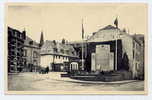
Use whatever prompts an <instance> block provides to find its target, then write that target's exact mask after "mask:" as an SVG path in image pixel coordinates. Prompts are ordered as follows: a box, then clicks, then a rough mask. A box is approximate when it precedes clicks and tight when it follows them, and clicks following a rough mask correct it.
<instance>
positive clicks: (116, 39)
mask: <svg viewBox="0 0 152 100" xmlns="http://www.w3.org/2000/svg"><path fill="white" fill-rule="evenodd" d="M116 30H117V29H116ZM115 70H117V31H116V55H115Z"/></svg>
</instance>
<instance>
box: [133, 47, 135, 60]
mask: <svg viewBox="0 0 152 100" xmlns="http://www.w3.org/2000/svg"><path fill="white" fill-rule="evenodd" d="M134 57H135V51H134V49H133V59H134Z"/></svg>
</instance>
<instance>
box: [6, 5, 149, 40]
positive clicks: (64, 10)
mask: <svg viewBox="0 0 152 100" xmlns="http://www.w3.org/2000/svg"><path fill="white" fill-rule="evenodd" d="M6 12H7V13H6V24H7V26H10V27H12V28H15V29H18V30H20V31H23V30H24V29H25V30H26V34H27V36H29V37H31V38H32V39H33V40H35V41H37V42H39V41H40V35H41V32H43V35H44V40H57V41H60V40H62V39H63V38H64V39H66V40H68V41H79V40H81V36H82V35H81V33H82V32H81V31H82V19H83V25H84V33H85V36H87V35H91V34H92V33H93V32H96V31H98V30H99V29H101V28H103V27H105V26H107V25H114V20H115V19H116V17H117V18H118V26H119V28H120V29H123V28H126V30H128V31H129V33H130V34H135V33H136V34H147V32H148V31H147V28H148V26H147V24H148V23H147V19H148V17H147V16H148V15H147V5H146V4H143V3H132V4H131V3H130V4H129V3H124V4H122V3H98V4H97V3H75V4H70V3H58V4H57V3H16V4H15V3H14V4H8V5H7V9H6Z"/></svg>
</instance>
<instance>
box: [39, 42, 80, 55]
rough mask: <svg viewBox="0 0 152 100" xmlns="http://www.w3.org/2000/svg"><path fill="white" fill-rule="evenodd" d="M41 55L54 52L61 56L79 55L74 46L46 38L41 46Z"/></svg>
mask: <svg viewBox="0 0 152 100" xmlns="http://www.w3.org/2000/svg"><path fill="white" fill-rule="evenodd" d="M40 54H41V55H43V54H44V55H45V54H54V55H61V56H71V57H77V55H76V51H75V50H74V48H73V46H71V45H69V44H62V43H59V42H56V43H54V42H53V41H49V40H46V41H45V42H44V44H43V46H42V48H41V52H40Z"/></svg>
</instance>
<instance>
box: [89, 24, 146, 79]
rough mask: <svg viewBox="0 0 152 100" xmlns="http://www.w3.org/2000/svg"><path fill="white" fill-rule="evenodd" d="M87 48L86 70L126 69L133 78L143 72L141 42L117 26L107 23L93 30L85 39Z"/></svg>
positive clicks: (142, 47)
mask: <svg viewBox="0 0 152 100" xmlns="http://www.w3.org/2000/svg"><path fill="white" fill-rule="evenodd" d="M87 49H88V50H87V59H86V62H87V68H88V70H99V69H100V71H112V70H116V71H117V70H126V71H130V72H131V73H132V77H133V78H137V77H139V74H141V75H143V73H144V70H143V69H144V64H143V62H144V58H143V57H144V51H143V49H144V46H143V43H142V42H140V41H139V40H138V39H137V38H136V39H135V38H134V37H133V36H131V35H129V34H128V33H127V32H126V31H122V30H120V29H119V28H117V27H114V26H112V25H108V26H106V27H105V28H102V29H100V30H98V31H97V32H94V33H93V35H92V36H91V37H90V38H89V39H88V40H87ZM98 51H99V52H100V53H98ZM139 56H140V57H139ZM106 66H107V67H106ZM139 70H140V71H139Z"/></svg>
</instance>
